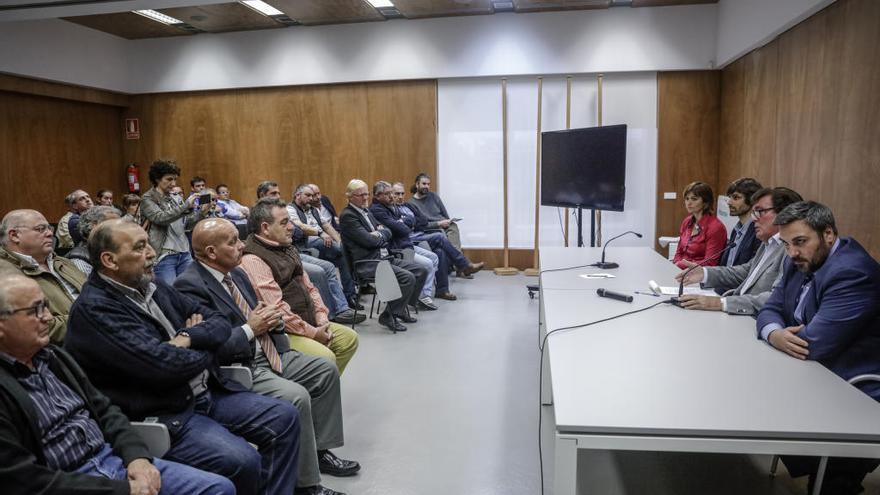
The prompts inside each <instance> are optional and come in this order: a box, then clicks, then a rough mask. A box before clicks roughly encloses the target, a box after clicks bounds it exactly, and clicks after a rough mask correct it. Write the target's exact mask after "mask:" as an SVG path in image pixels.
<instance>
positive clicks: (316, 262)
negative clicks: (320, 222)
mask: <svg viewBox="0 0 880 495" xmlns="http://www.w3.org/2000/svg"><path fill="white" fill-rule="evenodd" d="M262 198H274V199H278V200H281V191H280V190H279V189H278V183H276V182H274V181H271V180H264V181H263V182H260V184H259V185H257V199H258V200H259V199H262ZM304 235H305V234H304V233H303V231H302V230H301V229H300V228H299V227H297V226H296V225H294V226H293V234H292V235H291V237H292V242H293V243H294V244H296V242H297V241H298V240H299V239H301V238H303V236H304ZM300 260H301V261H302V264H303V269H305V271H306V272H307V273H308V274H309V278H310V279H311V280H312V282H313V283H314V284H315V287H317V288H318V291H319V292H320V293H321V299H322V300H323V301H324V304H326V305H327V309H328V310H329V311H330V321H333V322H336V323H341V324H343V325H349V324H353V323H360V322H362V321H364V320H365V319H366V317H365V316H364V315H358V314H356V313H355V311H354V310H353V309H351V306H352V305H353V304H352V303H355V304H356V303H357V301H349V300H348V298H347V297H346V296H345V291H343V289H342V282H340V279H339V275H338V272H337V271H336V266H335V265H334V264H333V263H330V262H329V261H324V260H322V259H321V258H315V257H314V256H309V255H307V254H304V253H300ZM357 309H364V308H363V306H360V305H357Z"/></svg>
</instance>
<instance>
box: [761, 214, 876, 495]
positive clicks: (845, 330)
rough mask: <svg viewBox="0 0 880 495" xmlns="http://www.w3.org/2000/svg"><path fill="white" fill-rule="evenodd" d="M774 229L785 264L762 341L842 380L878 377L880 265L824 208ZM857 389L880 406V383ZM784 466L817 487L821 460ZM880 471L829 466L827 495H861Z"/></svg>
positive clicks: (860, 464) (832, 462) (764, 317)
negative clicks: (871, 476) (869, 477)
mask: <svg viewBox="0 0 880 495" xmlns="http://www.w3.org/2000/svg"><path fill="white" fill-rule="evenodd" d="M775 224H776V225H778V226H779V235H780V238H781V239H782V243H783V244H784V245H785V250H786V253H787V254H788V259H787V260H786V261H785V263H784V265H783V272H782V279H781V281H780V283H779V285H778V286H777V287H776V288H775V289H774V290H773V294H772V295H771V296H770V299H769V300H768V301H767V304H765V305H764V309H762V310H761V312H760V313H759V314H758V322H757V330H758V338H760V339H761V340H764V341H765V342H767V343H768V344H770V345H772V346H773V347H774V348H776V349H778V350H780V351H782V352H785V353H786V354H788V355H790V356H792V357H795V358H797V359H809V360H814V361H818V362H819V363H820V364H822V365H823V366H825V367H826V368H828V369H829V370H831V371H832V372H834V373H835V374H836V375H838V376H840V377H841V378H843V379H844V380H848V379H850V378H853V377H855V376H858V375H861V374H878V373H880V359H878V358H877V356H880V265H878V263H877V262H876V261H874V259H873V258H871V255H869V254H868V253H867V252H866V251H865V249H864V248H862V246H861V245H859V243H858V242H856V241H855V239H852V238H846V237H838V235H837V226H836V224H835V221H834V215H833V214H832V213H831V209H830V208H828V207H827V206H825V205H822V204H820V203H816V202H813V201H804V202H799V203H795V204H792V205H790V206H789V207H787V208H786V209H784V210H782V212H781V213H779V215H777V217H776V221H775ZM767 378H768V379H770V380H772V379H773V377H767ZM857 386H858V388H859V389H861V390H862V392H864V393H866V394H868V395H869V396H871V397H872V398H873V399H874V400H878V401H880V383H878V382H865V383H863V384H859V385H857ZM782 460H783V462H785V465H786V467H788V471H789V473H790V474H791V475H792V476H793V477H798V476H803V475H806V474H809V475H810V483H811V485H812V482H813V479H814V477H815V474H816V469H817V466H818V459H815V458H810V457H800V456H783V457H782ZM877 465H878V461H877V460H875V459H849V458H846V459H844V458H832V459H829V462H828V469H827V471H826V475H825V481H824V483H823V485H822V493H833V494H836V495H840V494H843V495H847V494H856V493H860V492H861V491H862V490H863V488H862V486H861V482H862V479H864V477H865V475H866V474H867V473H869V472H871V471H873V470H874V469H875V468H876V467H877Z"/></svg>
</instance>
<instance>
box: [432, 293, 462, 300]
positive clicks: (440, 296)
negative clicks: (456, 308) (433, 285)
mask: <svg viewBox="0 0 880 495" xmlns="http://www.w3.org/2000/svg"><path fill="white" fill-rule="evenodd" d="M434 297H435V298H437V299H445V300H447V301H455V300H458V298H457V297H455V294H453V293H452V292H444V293H443V294H435V295H434Z"/></svg>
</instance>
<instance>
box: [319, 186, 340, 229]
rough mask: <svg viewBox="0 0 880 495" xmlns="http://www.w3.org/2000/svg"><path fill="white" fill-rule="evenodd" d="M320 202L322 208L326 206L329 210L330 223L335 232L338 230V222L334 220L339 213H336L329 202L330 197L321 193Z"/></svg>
mask: <svg viewBox="0 0 880 495" xmlns="http://www.w3.org/2000/svg"><path fill="white" fill-rule="evenodd" d="M321 204H322V205H324V208H327V211H329V212H330V215H331V220H330V225H331V226H332V227H333V229H334V230H336V232H339V222H337V221H336V217H338V216H339V215H337V214H336V208H335V207H334V206H333V203H331V202H330V198H328V197H327V196H324V195H323V194H322V195H321Z"/></svg>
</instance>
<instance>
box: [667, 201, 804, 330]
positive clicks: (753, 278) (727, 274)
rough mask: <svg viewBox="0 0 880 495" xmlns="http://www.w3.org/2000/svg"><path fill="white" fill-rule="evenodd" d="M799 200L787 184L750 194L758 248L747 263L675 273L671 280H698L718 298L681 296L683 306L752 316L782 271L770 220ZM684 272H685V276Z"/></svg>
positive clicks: (780, 253)
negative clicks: (759, 243)
mask: <svg viewBox="0 0 880 495" xmlns="http://www.w3.org/2000/svg"><path fill="white" fill-rule="evenodd" d="M798 201H802V198H801V195H800V194H798V193H796V192H794V191H792V190H791V189H789V188H787V187H775V188H772V189H771V188H767V187H765V188H763V189H761V190H759V191H757V192H755V194H754V195H752V200H751V203H752V208H751V215H752V218H753V219H754V222H753V223H754V225H755V236H756V237H757V238H758V239H760V241H761V247H759V248H758V252H757V253H755V256H753V257H752V258H751V259H750V260H749V261H748V262H746V263H743V264H741V265H736V266H724V265H720V266H706V267H701V268H695V269H694V270H692V271H691V272H690V273H687V270H684V271H682V272H681V273H679V274H678V275H677V276H676V277H675V279H676V280H677V281H679V282H680V281H682V279H684V283H685V284H696V283H698V282H699V283H702V284H703V286H704V287H711V288H715V289H720V290H721V291H722V295H721V297H716V296H701V295H693V294H690V295H684V296H681V306H682V307H683V308H686V309H702V310H707V311H724V312H727V313H730V314H736V315H755V314H757V313H758V311H760V310H761V308H762V307H763V306H764V303H766V302H767V299H769V298H770V292H771V291H772V290H773V287H774V284H775V282H776V281H777V279H778V278H779V275H780V273H782V260H783V259H784V258H785V249H784V248H783V246H782V242H781V241H780V239H779V227H778V226H777V225H775V224H774V223H773V222H774V220H776V215H777V214H778V213H779V212H780V211H782V210H783V209H785V207H787V206H788V205H790V204H792V203H796V202H798ZM685 273H687V275H685Z"/></svg>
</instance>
